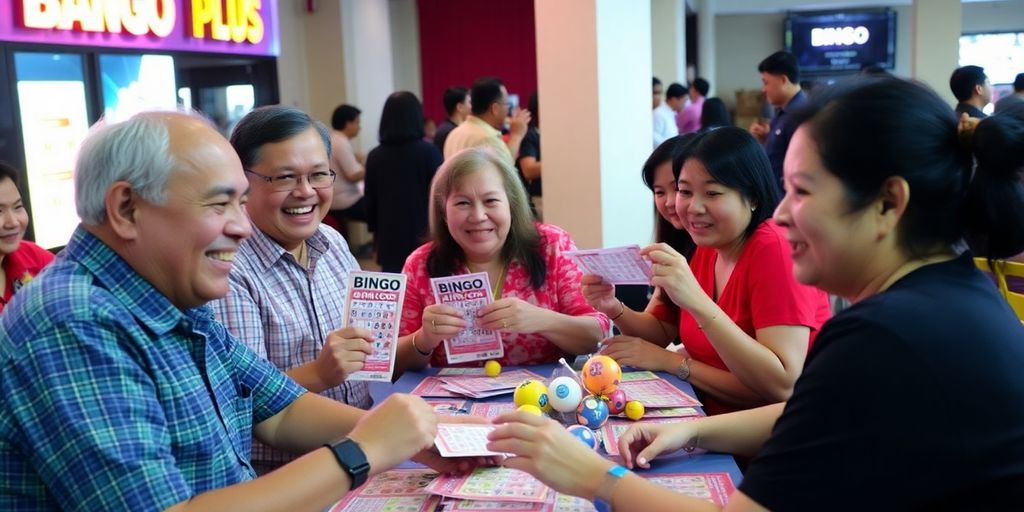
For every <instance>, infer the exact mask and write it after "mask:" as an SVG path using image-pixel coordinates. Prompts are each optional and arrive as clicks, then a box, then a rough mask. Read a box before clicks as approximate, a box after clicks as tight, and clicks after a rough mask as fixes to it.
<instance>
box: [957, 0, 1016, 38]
mask: <svg viewBox="0 0 1024 512" xmlns="http://www.w3.org/2000/svg"><path fill="white" fill-rule="evenodd" d="M962 32H963V33H964V34H971V33H976V32H1024V0H1006V1H1003V2H972V3H965V4H964V5H963V20H962Z"/></svg>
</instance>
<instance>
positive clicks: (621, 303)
mask: <svg viewBox="0 0 1024 512" xmlns="http://www.w3.org/2000/svg"><path fill="white" fill-rule="evenodd" d="M619 308H620V309H619V314H617V315H615V316H614V317H612V318H609V320H611V321H612V322H614V321H616V320H618V319H619V317H620V316H622V314H623V313H625V312H626V305H625V304H624V303H623V302H622V301H621V300H620V301H619Z"/></svg>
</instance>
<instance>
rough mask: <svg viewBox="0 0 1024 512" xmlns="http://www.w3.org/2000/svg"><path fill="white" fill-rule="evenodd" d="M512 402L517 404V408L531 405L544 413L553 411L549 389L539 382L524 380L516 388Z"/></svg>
mask: <svg viewBox="0 0 1024 512" xmlns="http://www.w3.org/2000/svg"><path fill="white" fill-rule="evenodd" d="M512 400H513V401H514V402H515V404H516V407H522V406H523V405H526V404H529V405H532V406H534V407H536V408H538V409H540V410H541V411H544V412H548V411H550V410H551V401H550V400H548V387H547V386H545V385H544V383H543V382H541V381H539V380H534V379H530V380H524V381H523V382H522V383H521V384H519V386H518V387H516V391H515V393H514V394H513V395H512Z"/></svg>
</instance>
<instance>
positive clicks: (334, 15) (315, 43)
mask: <svg viewBox="0 0 1024 512" xmlns="http://www.w3.org/2000/svg"><path fill="white" fill-rule="evenodd" d="M300 3H301V2H300ZM341 26H342V9H341V5H339V3H338V2H336V1H334V2H317V3H316V13H312V14H307V15H306V19H305V35H306V65H307V66H309V69H310V70H311V73H310V75H309V76H307V77H305V80H304V81H305V83H306V87H307V88H308V90H309V106H308V107H307V108H306V111H307V112H309V114H310V115H312V116H313V117H315V118H316V119H319V120H320V121H322V122H323V123H324V124H326V125H327V126H330V125H331V114H333V113H334V109H335V108H336V107H337V106H338V105H341V104H342V103H345V99H346V98H347V97H348V96H349V95H348V94H347V93H346V92H347V90H348V84H347V83H346V67H345V66H346V62H345V59H344V57H343V51H342V48H343V43H342V39H343V36H344V33H343V30H340V29H339V27H341Z"/></svg>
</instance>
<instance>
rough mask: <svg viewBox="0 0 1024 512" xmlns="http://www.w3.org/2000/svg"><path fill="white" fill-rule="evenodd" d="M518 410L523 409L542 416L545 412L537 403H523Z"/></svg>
mask: <svg viewBox="0 0 1024 512" xmlns="http://www.w3.org/2000/svg"><path fill="white" fill-rule="evenodd" d="M517 410H519V411H523V412H528V413H530V414H535V415H537V416H541V415H543V414H544V412H543V411H541V410H540V407H537V406H536V405H533V404H523V405H520V406H519V407H518V408H517Z"/></svg>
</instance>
